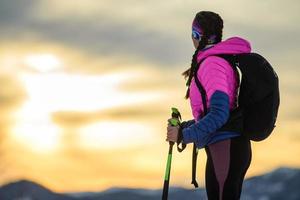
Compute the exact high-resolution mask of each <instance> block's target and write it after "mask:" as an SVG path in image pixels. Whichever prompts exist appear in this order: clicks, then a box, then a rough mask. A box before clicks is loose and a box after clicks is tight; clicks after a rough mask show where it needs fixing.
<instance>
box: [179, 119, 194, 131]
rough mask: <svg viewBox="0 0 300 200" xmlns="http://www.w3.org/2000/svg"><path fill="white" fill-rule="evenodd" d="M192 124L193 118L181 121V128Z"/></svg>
mask: <svg viewBox="0 0 300 200" xmlns="http://www.w3.org/2000/svg"><path fill="white" fill-rule="evenodd" d="M193 124H195V120H194V119H192V120H188V121H183V122H181V128H182V129H184V128H187V127H190V126H191V125H193Z"/></svg>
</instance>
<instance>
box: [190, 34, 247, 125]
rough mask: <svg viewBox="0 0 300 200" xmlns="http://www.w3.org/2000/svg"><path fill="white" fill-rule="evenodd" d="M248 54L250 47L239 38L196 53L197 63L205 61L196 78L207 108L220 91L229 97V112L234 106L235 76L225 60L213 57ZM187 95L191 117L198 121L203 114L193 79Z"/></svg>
mask: <svg viewBox="0 0 300 200" xmlns="http://www.w3.org/2000/svg"><path fill="white" fill-rule="evenodd" d="M250 52H251V46H250V43H249V42H248V41H246V40H245V39H242V38H240V37H232V38H229V39H227V40H225V41H222V42H220V43H218V44H216V45H214V46H213V47H211V48H209V49H205V50H203V51H200V52H199V53H198V56H197V61H198V63H199V62H200V61H201V60H203V59H205V60H204V61H203V62H202V63H201V65H200V68H199V70H198V72H197V77H198V79H199V81H200V82H201V84H202V85H203V87H204V89H205V91H206V93H207V107H208V108H209V105H210V104H209V102H210V98H211V96H212V94H213V93H214V92H215V91H216V90H220V91H222V92H224V93H226V94H227V95H228V96H229V103H230V110H232V109H233V108H234V107H235V104H236V102H235V99H236V98H235V97H236V95H237V84H238V82H237V76H236V74H235V72H234V70H233V69H232V67H231V66H230V65H229V63H228V62H227V61H226V60H224V59H223V58H220V57H217V56H214V55H218V54H241V53H250ZM189 94H190V104H191V109H192V112H193V116H194V119H195V120H196V121H198V120H199V119H200V118H199V117H201V116H202V114H203V104H202V99H201V94H200V92H199V89H198V88H197V85H196V83H195V80H194V78H193V79H192V82H191V85H190V93H189Z"/></svg>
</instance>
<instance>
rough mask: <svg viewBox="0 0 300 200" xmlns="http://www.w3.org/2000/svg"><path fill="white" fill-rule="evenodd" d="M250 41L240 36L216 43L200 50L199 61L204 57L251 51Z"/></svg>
mask: <svg viewBox="0 0 300 200" xmlns="http://www.w3.org/2000/svg"><path fill="white" fill-rule="evenodd" d="M250 52H251V45H250V43H249V42H248V41H247V40H245V39H243V38H240V37H231V38H228V39H227V40H224V41H222V42H219V43H217V44H215V45H214V46H213V47H211V48H209V49H206V50H204V51H200V52H199V53H198V56H197V61H198V62H200V61H201V60H203V59H204V58H206V57H208V56H212V55H218V54H241V53H250Z"/></svg>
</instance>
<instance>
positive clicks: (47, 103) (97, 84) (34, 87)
mask: <svg viewBox="0 0 300 200" xmlns="http://www.w3.org/2000/svg"><path fill="white" fill-rule="evenodd" d="M133 77H134V74H133V73H114V74H107V75H97V76H95V75H94V76H91V75H86V76H84V75H74V74H66V73H51V74H44V73H43V74H35V73H33V74H31V73H26V74H22V75H20V79H21V81H22V83H23V85H24V87H25V89H26V93H27V95H28V99H27V101H26V102H25V103H24V104H23V106H22V107H21V109H20V110H18V111H17V112H16V113H15V118H16V124H15V126H14V128H13V129H12V133H13V136H14V137H15V138H17V140H18V141H20V142H23V143H24V144H25V145H28V146H30V147H31V148H32V149H34V150H38V151H53V150H55V149H57V148H58V147H59V146H60V145H63V144H61V140H60V139H61V137H62V132H61V129H60V127H59V125H58V124H55V123H54V122H53V121H52V114H53V113H55V112H60V111H80V112H94V111H99V110H103V109H108V108H114V107H118V106H128V105H132V104H135V103H143V102H147V101H151V100H153V99H156V98H157V97H159V94H157V93H156V92H131V93H129V92H126V91H122V90H121V89H119V88H118V86H119V85H120V84H122V83H123V82H124V81H126V80H128V79H131V78H133ZM131 130H137V131H139V132H141V133H143V134H141V137H142V136H144V137H148V136H149V135H151V134H150V133H148V132H147V133H146V132H145V131H144V127H143V126H140V125H137V124H128V123H121V124H119V123H117V122H116V123H114V122H103V123H102V122H101V123H98V124H93V125H90V126H85V127H84V128H83V129H82V130H80V131H79V132H80V133H78V134H80V138H82V141H83V144H84V145H86V144H89V145H90V146H91V147H93V146H96V145H98V144H101V145H102V146H103V147H105V148H109V146H110V145H111V146H116V145H120V146H121V145H122V144H119V143H118V144H115V142H113V141H114V139H115V138H121V140H124V139H125V138H129V137H131V136H132V135H131ZM99 131H100V134H99ZM107 133H109V134H107ZM74 134H77V133H74ZM94 138H96V141H95V140H94ZM99 138H102V140H101V142H100V143H98V139H99ZM135 138H139V137H135ZM93 141H94V142H93ZM134 142H137V141H134Z"/></svg>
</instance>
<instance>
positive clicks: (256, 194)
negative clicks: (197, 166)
mask: <svg viewBox="0 0 300 200" xmlns="http://www.w3.org/2000/svg"><path fill="white" fill-rule="evenodd" d="M299 186H300V169H297V168H284V167H282V168H278V169H276V170H274V171H272V172H269V173H266V174H264V175H260V176H255V177H251V178H248V179H247V180H245V182H244V184H243V192H242V196H241V200H262V199H263V200H282V199H284V200H299V199H300V190H299ZM191 187H192V186H191ZM0 199H1V200H141V199H142V200H160V199H161V190H148V189H133V188H117V187H115V188H110V189H108V190H105V191H102V192H81V193H68V194H63V193H55V192H52V191H51V190H49V189H47V188H45V187H44V186H42V185H40V184H37V183H34V182H31V181H27V180H21V181H17V182H13V183H9V184H6V185H3V186H2V187H1V188H0ZM169 199H170V200H182V199H191V200H193V199H203V200H204V199H206V193H205V189H204V188H200V189H197V190H195V189H185V188H181V187H171V188H170V192H169Z"/></svg>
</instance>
